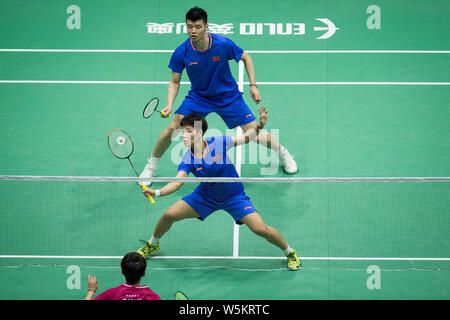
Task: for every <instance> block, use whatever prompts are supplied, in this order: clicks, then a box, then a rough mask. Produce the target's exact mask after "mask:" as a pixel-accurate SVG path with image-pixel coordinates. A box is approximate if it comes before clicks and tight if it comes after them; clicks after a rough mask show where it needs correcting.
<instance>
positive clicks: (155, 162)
mask: <svg viewBox="0 0 450 320" xmlns="http://www.w3.org/2000/svg"><path fill="white" fill-rule="evenodd" d="M159 159H160V158H156V157H154V156H153V155H151V156H150V160H149V162H150V163H151V166H152V168H156V167H157V166H158V161H159Z"/></svg>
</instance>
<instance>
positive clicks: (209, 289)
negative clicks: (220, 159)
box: [0, 0, 450, 300]
mask: <svg viewBox="0 0 450 320" xmlns="http://www.w3.org/2000/svg"><path fill="white" fill-rule="evenodd" d="M72 5H74V2H73V1H66V0H63V1H50V0H39V1H33V2H29V1H23V0H20V1H2V2H1V3H0V18H1V19H0V30H1V31H0V70H1V72H0V96H1V97H2V99H1V102H0V104H1V110H2V112H1V113H0V124H1V127H2V135H1V140H0V148H1V150H2V160H1V163H0V175H11V176H21V175H30V176H74V177H79V176H96V177H98V176H102V177H131V176H132V175H133V172H132V171H131V169H130V166H129V164H128V163H127V161H126V160H118V159H116V158H114V157H113V156H112V154H111V153H110V151H109V149H108V146H107V143H106V137H107V134H108V132H110V130H112V129H114V128H122V129H124V130H125V131H127V132H128V133H129V134H130V135H131V136H132V138H133V140H134V143H135V150H134V153H133V155H132V160H133V162H134V164H135V166H136V168H137V169H138V170H141V169H142V168H143V166H144V165H145V163H146V161H147V158H148V157H149V155H150V152H151V151H152V149H153V147H154V145H155V142H156V139H157V137H158V135H159V134H160V132H161V131H162V130H163V129H164V128H166V127H167V125H168V124H169V121H170V120H166V119H160V118H157V117H152V118H151V119H143V117H142V109H143V107H144V105H145V103H146V102H147V101H148V99H149V98H151V97H153V96H158V97H159V98H160V100H161V104H164V103H165V100H166V94H167V83H168V81H169V79H170V70H169V68H168V67H167V65H168V63H169V59H170V57H171V52H172V50H174V49H175V48H176V47H177V46H178V45H179V44H181V43H182V42H183V41H184V40H185V39H186V38H187V34H186V33H183V22H184V15H185V13H186V11H187V10H188V9H189V8H191V7H192V6H194V5H198V6H200V7H203V8H205V9H206V10H207V11H208V14H209V22H210V30H211V32H213V31H216V32H217V33H222V34H225V35H226V36H227V37H229V38H230V39H232V40H233V41H235V42H236V43H237V44H238V45H239V46H240V47H242V48H243V49H244V50H246V51H248V52H249V54H250V55H251V56H252V59H253V61H254V64H255V68H256V79H257V82H258V88H259V89H260V92H261V95H262V104H263V105H265V106H266V107H267V108H268V110H269V121H268V125H267V126H266V130H268V131H270V132H271V133H272V134H273V135H275V136H276V137H278V138H279V140H280V142H281V144H283V145H284V146H285V147H287V148H288V149H289V151H290V152H291V154H292V155H293V156H294V157H295V159H296V161H297V163H298V165H299V172H298V173H297V174H296V175H294V177H298V178H302V177H304V178H308V177H323V178H327V177H356V178H362V177H387V178H390V177H449V176H450V165H449V163H450V161H449V159H450V148H449V141H450V126H449V118H450V108H449V106H450V90H449V85H450V82H449V80H450V79H449V76H448V72H447V70H448V69H449V64H450V51H448V50H450V49H449V48H448V43H449V36H448V34H450V27H449V24H448V14H449V13H450V4H449V3H448V1H433V3H425V2H421V1H416V0H414V1H406V0H399V1H395V2H389V3H387V2H386V3H385V2H382V3H380V4H378V5H377V8H378V9H377V8H374V7H370V6H371V5H374V3H371V2H367V1H356V0H346V1H340V2H335V1H329V0H320V1H312V0H311V1H303V2H298V1H284V2H283V5H282V6H281V7H280V6H279V4H276V5H275V3H272V2H269V1H247V2H241V1H236V0H232V1H228V2H226V3H220V4H219V3H218V4H216V3H214V4H212V3H211V2H209V1H203V0H201V1H195V2H194V1H170V2H167V1H145V0H137V1H132V3H126V4H125V3H123V1H117V0H114V1H111V0H110V1H104V0H100V1H95V2H93V1H87V0H80V1H76V6H77V7H71V6H72ZM369 7H370V8H369ZM237 8H239V10H238V9H237ZM369 9H370V10H369ZM77 10H78V11H77ZM374 10H375V11H374ZM376 10H379V12H378V11H376ZM377 12H378V14H377ZM324 19H327V21H329V23H332V24H333V25H334V26H335V27H336V28H337V29H336V30H335V32H334V33H333V34H331V35H329V37H328V38H327V39H318V38H319V37H321V36H323V35H324V34H325V33H326V32H327V31H328V30H329V29H327V30H325V29H323V28H331V27H330V24H329V25H327V24H326V23H325V22H323V21H324ZM374 19H375V20H374ZM377 19H378V20H377ZM78 22H79V23H78ZM375 22H379V24H378V27H379V28H372V26H373V25H374V24H376V23H375ZM162 24H169V25H166V26H165V27H164V28H163V26H162ZM155 28H159V29H155ZM157 30H159V31H157ZM230 66H231V69H232V72H233V75H234V76H235V77H236V79H237V80H238V79H239V78H240V77H241V76H242V73H240V71H239V66H238V64H237V63H235V62H233V61H230ZM182 82H183V83H182V85H181V87H180V92H179V94H178V97H177V100H176V103H175V104H176V105H177V106H178V105H179V104H180V103H181V102H182V100H183V97H184V96H185V95H187V93H188V91H189V89H190V85H189V79H188V77H187V75H186V74H183V78H182ZM243 91H244V99H245V101H246V102H247V104H248V105H249V106H250V108H251V109H252V111H253V112H254V113H255V114H257V107H258V106H257V105H256V104H255V103H254V102H253V100H252V99H251V98H250V95H249V92H248V91H249V87H248V78H247V75H246V74H244V75H243ZM207 120H208V123H209V128H210V130H209V132H207V135H227V134H236V130H235V129H234V130H231V131H230V130H228V129H227V127H226V126H225V124H224V123H223V121H222V120H221V119H220V117H219V116H218V115H216V114H210V115H209V116H208V117H207ZM183 152H184V149H183V146H182V143H181V139H180V137H179V136H178V137H174V140H173V143H172V145H171V147H170V149H169V150H168V151H167V152H166V154H165V155H164V157H163V159H162V160H161V161H160V166H159V168H158V176H159V177H173V176H175V175H176V171H177V166H178V163H179V160H180V156H181V155H182V154H183ZM233 158H234V159H235V160H236V159H237V158H239V159H240V161H241V162H242V164H241V165H239V170H240V173H241V176H242V177H271V178H273V177H276V178H288V177H291V176H288V175H286V174H285V173H284V172H283V171H282V169H281V168H279V167H277V166H275V167H274V166H273V165H274V164H276V162H277V156H276V155H275V154H273V153H270V151H268V150H266V149H265V148H263V147H260V146H258V145H255V144H249V145H247V146H245V147H244V148H243V149H242V150H241V152H239V153H236V150H234V151H233ZM155 185H156V187H161V186H163V183H155ZM196 185H197V184H196V183H186V184H185V185H184V186H183V187H182V188H181V189H180V190H179V191H178V192H177V193H175V194H172V195H170V196H168V197H164V198H159V199H157V203H156V204H155V205H153V206H149V204H148V201H147V200H146V199H145V198H144V197H143V196H142V195H141V193H140V190H139V187H138V186H137V185H136V183H135V182H92V181H91V182H87V181H85V182H80V181H22V180H1V181H0V200H1V201H0V219H1V224H0V279H2V280H3V281H4V282H5V281H8V282H9V283H10V284H11V286H9V289H8V290H6V289H5V288H3V289H0V299H81V298H83V297H84V295H85V290H86V288H87V275H88V274H94V275H96V276H97V277H98V279H99V282H100V289H99V290H106V289H107V288H109V287H112V286H116V285H119V284H120V283H122V282H123V277H122V275H121V273H120V257H121V256H123V255H124V254H125V253H127V252H129V251H135V250H136V249H137V248H139V246H140V243H139V239H148V238H149V237H150V236H151V233H152V231H153V228H154V225H155V223H156V221H157V219H158V218H159V216H160V215H161V214H163V213H164V211H165V210H166V209H167V208H168V207H169V206H170V205H171V204H172V203H173V202H175V201H176V200H178V199H180V198H181V197H182V196H184V195H185V194H187V193H189V192H190V191H192V190H193V188H194V187H195V186H196ZM245 188H246V193H247V195H249V197H250V198H251V199H252V201H253V203H254V204H255V207H256V208H257V210H258V211H259V212H260V214H261V216H262V217H263V219H264V220H265V222H266V223H267V224H269V225H272V226H274V227H275V228H277V229H278V230H279V231H280V232H281V233H282V234H283V236H284V237H285V238H286V240H287V241H288V243H289V244H290V245H291V246H292V247H294V248H295V249H297V250H298V252H299V255H300V256H301V258H302V259H303V266H304V268H303V269H302V270H300V271H298V272H289V271H288V270H287V269H286V266H285V263H286V262H285V259H284V258H283V253H282V252H281V251H280V250H278V249H277V248H276V247H273V246H271V245H270V244H268V243H266V242H265V241H264V240H262V239H260V238H258V237H257V236H256V235H254V234H253V233H251V232H250V231H249V230H248V229H247V228H246V227H245V226H240V227H239V232H238V239H239V243H238V245H237V243H236V238H235V235H236V230H235V227H234V224H233V220H232V219H231V218H230V217H229V216H228V215H227V214H226V213H225V212H223V211H219V212H217V213H216V214H214V215H212V216H211V217H209V218H208V219H207V220H206V221H204V222H200V221H198V220H196V219H194V220H189V221H182V222H179V223H177V224H175V225H174V227H173V229H172V230H170V232H169V233H168V234H167V235H166V236H165V237H164V239H163V241H162V243H161V245H162V249H161V251H160V253H159V254H158V255H157V256H156V257H154V258H151V259H149V262H148V271H147V275H146V277H145V278H144V280H143V282H144V283H145V284H148V285H149V286H150V287H151V288H152V289H153V290H154V291H155V292H157V293H159V294H160V296H161V297H162V298H163V299H171V298H172V295H173V293H174V292H175V291H176V290H177V289H182V290H183V291H185V292H186V293H187V294H188V296H189V297H190V298H191V299H207V300H216V299H242V300H251V299H269V300H270V299H283V300H295V299H449V291H450V243H449V241H448V234H449V232H450V212H449V208H450V184H449V183H448V182H426V183H373V182H371V183H369V182H357V183H287V182H285V183H274V184H271V183H267V182H265V183H264V182H258V183H249V182H247V183H245ZM236 250H237V251H236ZM237 252H238V254H236V253H237ZM374 270H375V271H374ZM377 270H378V271H377ZM11 288H13V289H12V290H11Z"/></svg>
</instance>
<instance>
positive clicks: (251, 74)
mask: <svg viewBox="0 0 450 320" xmlns="http://www.w3.org/2000/svg"><path fill="white" fill-rule="evenodd" d="M241 60H242V61H243V62H244V66H245V71H247V76H248V80H249V81H250V96H251V97H252V99H253V100H254V101H255V102H256V103H260V102H261V94H260V93H259V90H258V86H257V85H256V78H255V66H254V65H253V60H252V57H250V55H249V54H248V53H247V52H245V51H244V53H243V54H242V56H241Z"/></svg>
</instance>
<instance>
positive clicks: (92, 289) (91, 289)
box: [88, 288, 97, 293]
mask: <svg viewBox="0 0 450 320" xmlns="http://www.w3.org/2000/svg"><path fill="white" fill-rule="evenodd" d="M88 291H94V293H95V292H96V291H97V290H95V289H94V288H88Z"/></svg>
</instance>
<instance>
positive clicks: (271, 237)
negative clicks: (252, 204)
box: [240, 211, 301, 270]
mask: <svg viewBox="0 0 450 320" xmlns="http://www.w3.org/2000/svg"><path fill="white" fill-rule="evenodd" d="M240 221H241V222H242V223H244V224H245V225H246V226H247V227H248V228H249V229H250V230H251V231H253V232H254V233H255V234H257V235H258V236H260V237H263V238H264V239H266V240H267V241H268V242H270V243H272V244H274V245H276V246H277V247H278V248H280V249H281V250H283V251H284V253H285V255H286V257H287V258H288V269H289V270H298V269H300V267H301V263H300V260H299V259H298V255H297V252H296V251H295V250H293V249H292V248H291V247H289V246H288V244H287V243H286V241H285V240H284V238H283V236H282V235H281V234H280V232H278V230H276V229H275V228H273V227H271V226H268V225H266V224H265V223H264V221H263V220H262V218H261V216H260V215H259V214H258V212H256V211H255V212H253V213H250V214H248V215H246V216H244V217H242V218H241V219H240Z"/></svg>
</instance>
